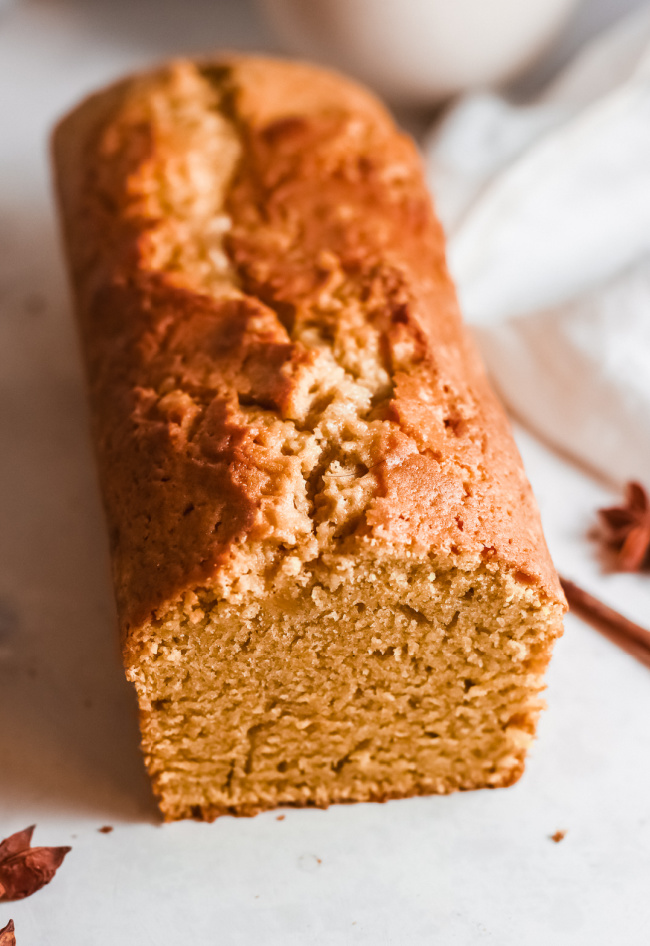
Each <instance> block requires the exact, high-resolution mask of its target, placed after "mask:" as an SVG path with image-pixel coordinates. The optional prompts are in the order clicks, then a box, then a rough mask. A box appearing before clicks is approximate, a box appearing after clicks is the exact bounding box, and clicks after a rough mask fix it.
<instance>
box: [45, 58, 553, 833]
mask: <svg viewBox="0 0 650 946" xmlns="http://www.w3.org/2000/svg"><path fill="white" fill-rule="evenodd" d="M55 158H56V166H57V184H58V189H59V195H60V200H61V207H62V215H63V220H64V229H65V235H66V242H67V248H68V256H69V260H70V268H71V273H72V280H73V284H74V289H75V297H76V303H77V313H78V318H79V323H80V328H81V335H82V340H83V346H84V352H85V359H86V366H87V373H88V381H89V387H90V395H91V402H92V413H93V423H94V436H95V444H96V449H97V456H98V466H99V471H100V477H101V484H102V490H103V495H104V501H105V506H106V511H107V518H108V524H109V532H110V540H111V549H112V561H113V573H114V582H115V589H116V597H117V603H118V611H119V616H120V624H121V629H122V635H123V649H124V659H125V664H126V668H127V674H128V676H129V678H130V679H131V680H133V681H134V683H135V685H136V689H137V692H138V699H139V702H140V709H141V715H142V734H143V746H144V751H145V757H146V761H147V765H148V767H149V770H150V772H151V774H152V777H153V780H154V787H155V790H156V792H157V794H158V796H159V798H160V802H161V808H162V810H163V812H164V814H165V815H166V816H167V817H169V818H180V817H187V816H196V817H202V818H212V817H214V816H216V815H217V814H219V813H222V812H231V813H237V814H249V813H252V812H255V811H259V810H261V809H264V808H268V807H272V806H275V805H280V804H316V805H325V804H328V803H330V802H334V801H352V800H371V799H385V798H392V797H401V796H406V795H412V794H423V793H429V792H446V791H451V790H453V789H457V788H478V787H482V786H497V785H505V784H508V783H510V782H512V781H513V780H514V779H515V778H516V777H517V776H518V775H519V773H520V772H521V770H522V765H523V758H524V755H525V750H526V747H527V745H528V743H529V741H530V739H531V736H532V734H533V733H534V729H535V720H536V717H537V713H538V710H539V705H540V704H539V699H538V694H539V690H540V688H541V685H542V681H541V674H542V671H543V669H544V667H545V665H546V663H547V661H548V659H549V656H550V650H551V645H552V642H553V640H554V638H555V637H557V636H558V635H559V634H560V633H561V618H562V612H563V609H564V602H563V597H562V593H561V591H560V588H559V585H558V581H557V576H556V575H555V572H554V570H553V566H552V564H551V562H550V559H549V556H548V551H547V549H546V546H545V544H544V539H543V536H542V532H541V526H540V523H539V517H538V513H537V509H536V506H535V502H534V499H533V497H532V494H531V491H530V487H529V485H528V483H527V481H526V478H525V476H524V473H523V470H522V466H521V461H520V459H519V456H518V454H517V451H516V448H515V446H514V443H513V441H512V438H511V435H510V431H509V428H508V423H507V421H506V418H505V417H504V414H503V411H502V410H501V408H500V406H499V405H498V403H497V402H496V400H495V398H494V395H493V393H492V391H491V389H490V387H489V385H488V383H487V380H486V378H485V375H484V372H483V369H482V367H481V364H480V362H479V360H478V358H477V355H476V352H475V350H474V347H473V345H472V342H471V340H470V339H469V337H468V336H467V334H466V333H465V331H464V329H463V326H462V324H461V321H460V318H459V314H458V308H457V304H456V299H455V295H454V290H453V287H452V284H451V281H450V279H449V275H448V273H447V269H446V264H445V259H444V241H443V235H442V232H441V229H440V227H439V225H438V223H437V221H436V219H435V217H434V215H433V211H432V208H431V203H430V198H429V196H428V194H427V191H426V187H425V184H424V180H423V176H422V172H421V168H420V165H419V161H418V157H417V154H416V151H415V148H414V146H413V144H412V143H411V142H410V141H409V140H408V139H406V138H405V137H403V136H402V135H400V134H399V133H398V132H397V131H396V129H395V127H394V125H393V123H392V121H391V120H390V118H389V116H388V115H387V114H386V112H385V111H384V110H383V109H382V107H381V106H380V105H379V103H377V102H376V101H375V100H374V99H373V98H372V97H371V96H369V95H368V94H367V93H366V92H364V91H363V90H361V89H359V88H358V87H357V86H355V85H354V84H352V83H349V82H347V81H346V80H344V79H342V78H340V77H338V76H334V75H332V74H330V73H327V72H324V71H322V70H318V69H312V68H310V67H307V66H301V65H296V64H289V63H280V62H273V61H269V60H258V59H246V58H245V59H233V60H228V61H226V62H223V63H218V64H211V63H207V64H206V63H203V64H195V63H190V62H181V63H175V64H173V65H171V66H170V67H168V68H165V69H162V70H160V71H158V72H156V73H152V74H149V75H145V76H141V77H135V78H134V79H132V80H127V81H125V82H123V83H120V84H119V85H117V86H114V87H112V88H110V89H108V90H107V91H105V92H103V93H100V94H99V95H97V96H94V97H92V98H91V99H90V100H88V101H87V102H86V103H84V104H82V105H81V106H80V107H79V108H78V109H77V110H76V111H75V112H73V113H72V114H71V115H70V116H69V117H68V118H67V119H65V120H64V121H63V123H62V124H61V125H60V126H59V128H58V129H57V132H56V135H55Z"/></svg>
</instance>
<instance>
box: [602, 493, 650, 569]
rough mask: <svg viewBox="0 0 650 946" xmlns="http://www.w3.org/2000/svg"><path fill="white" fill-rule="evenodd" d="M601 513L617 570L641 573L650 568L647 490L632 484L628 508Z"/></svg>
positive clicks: (649, 504)
mask: <svg viewBox="0 0 650 946" xmlns="http://www.w3.org/2000/svg"><path fill="white" fill-rule="evenodd" d="M598 512H599V515H600V520H601V524H602V527H603V533H604V536H603V538H604V540H605V543H606V544H607V545H608V546H609V548H610V549H611V550H612V551H613V553H614V561H615V567H616V570H617V571H620V572H638V571H641V569H642V568H644V567H646V566H648V565H650V497H649V496H648V493H647V492H646V490H645V489H644V487H643V486H641V484H640V483H628V484H627V486H626V487H625V503H624V505H622V506H611V507H610V508H608V509H600V510H599V511H598Z"/></svg>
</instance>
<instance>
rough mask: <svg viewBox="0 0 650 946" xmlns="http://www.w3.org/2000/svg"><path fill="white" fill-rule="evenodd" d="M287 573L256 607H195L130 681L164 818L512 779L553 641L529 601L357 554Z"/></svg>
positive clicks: (219, 601) (214, 602)
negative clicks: (139, 708) (137, 704)
mask: <svg viewBox="0 0 650 946" xmlns="http://www.w3.org/2000/svg"><path fill="white" fill-rule="evenodd" d="M287 571H288V572H289V574H286V575H282V574H280V575H278V576H277V578H276V579H275V580H274V581H273V582H272V583H271V584H270V586H269V587H268V588H267V589H264V591H263V593H261V594H260V593H256V592H251V591H243V592H237V591H234V590H233V592H232V593H231V594H230V595H229V596H228V597H227V598H224V597H222V596H220V595H217V594H211V593H210V592H208V591H204V592H202V593H201V594H199V595H195V594H192V593H188V594H187V595H186V597H185V599H184V601H183V604H182V606H181V607H179V608H178V609H177V610H174V611H172V612H169V613H167V614H165V615H164V617H163V618H162V620H161V621H160V622H158V623H157V625H156V626H155V627H152V628H151V629H150V630H148V631H147V634H146V639H147V646H146V652H142V653H141V655H140V657H139V659H138V660H137V661H135V662H133V663H132V664H131V665H130V666H129V668H128V675H129V677H130V679H132V680H133V681H134V682H135V684H136V686H137V689H138V695H139V699H140V706H141V707H142V710H143V713H142V731H143V748H144V752H145V756H146V759H147V765H148V768H149V771H150V773H151V774H152V776H153V782H154V789H155V791H156V794H157V795H158V797H159V798H160V803H161V807H162V810H163V812H164V813H165V815H166V816H167V817H168V818H183V817H192V816H195V817H200V818H206V819H211V818H213V817H215V816H217V815H219V814H225V813H236V814H254V813H256V812H258V811H260V810H262V809H265V808H272V807H275V806H277V805H319V806H325V805H328V804H330V803H332V802H349V801H383V800H386V799H389V798H399V797H405V796H409V795H420V794H429V793H432V792H450V791H454V790H455V789H472V788H483V787H498V786H503V785H509V784H511V783H512V782H513V781H515V780H516V779H517V778H518V777H519V775H520V774H521V771H522V768H523V759H524V755H525V753H526V750H527V748H528V746H529V744H530V742H531V740H532V736H533V733H534V729H535V722H536V719H537V715H538V712H539V709H540V700H539V697H538V693H539V690H540V689H541V686H542V673H543V671H544V669H545V666H546V663H547V660H548V648H549V645H550V644H551V642H552V640H553V638H554V637H555V635H556V633H557V618H556V614H555V611H554V609H553V608H552V607H551V606H549V604H548V603H545V602H543V601H540V596H539V593H538V592H537V591H536V590H535V589H534V588H532V587H530V586H522V585H521V584H520V583H519V582H517V581H516V580H514V579H513V578H512V576H509V575H505V574H502V573H500V572H499V570H497V569H495V568H490V567H488V566H486V565H480V566H478V567H476V568H471V567H470V568H468V569H467V570H463V569H462V568H459V567H450V566H449V563H446V564H445V565H440V564H438V565H436V563H435V562H433V561H430V562H426V561H425V562H410V561H408V560H404V559H401V560H400V559H398V560H390V559H388V560H386V561H383V562H378V561H376V560H372V559H371V560H369V561H368V560H365V561H364V560H360V559H359V557H358V556H350V555H331V556H327V557H326V558H325V559H324V560H323V561H322V562H320V563H319V565H318V566H317V567H316V568H310V569H306V570H304V571H301V572H300V573H299V574H298V575H292V574H291V571H292V568H291V566H289V567H288V568H287ZM143 651H145V648H143Z"/></svg>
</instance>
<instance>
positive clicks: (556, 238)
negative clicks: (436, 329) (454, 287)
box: [425, 8, 650, 482]
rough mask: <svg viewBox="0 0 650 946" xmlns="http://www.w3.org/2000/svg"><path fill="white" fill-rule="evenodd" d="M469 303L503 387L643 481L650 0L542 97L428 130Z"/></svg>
mask: <svg viewBox="0 0 650 946" xmlns="http://www.w3.org/2000/svg"><path fill="white" fill-rule="evenodd" d="M425 158H426V162H427V167H428V171H429V181H430V184H431V187H432V189H433V191H434V193H435V195H436V201H437V205H438V209H439V212H440V214H441V217H442V220H443V223H444V225H445V228H446V229H447V233H448V236H449V262H450V267H451V270H452V273H453V274H454V277H455V278H456V281H457V283H458V287H459V291H460V296H461V301H462V304H463V309H464V312H465V314H466V317H467V318H468V320H469V321H470V322H471V323H472V324H473V325H474V327H475V330H476V334H477V336H478V339H479V343H480V345H481V347H482V350H483V353H484V355H485V358H486V360H487V364H488V368H489V370H490V372H491V374H492V376H493V378H494V380H495V382H496V385H497V387H498V388H499V389H500V391H501V394H502V395H503V397H504V399H505V400H506V402H507V403H508V404H509V406H510V407H511V408H512V409H513V411H514V412H515V413H516V414H517V415H518V416H519V417H520V418H521V419H522V420H523V421H524V422H525V423H527V424H528V425H529V426H530V427H532V428H533V429H534V430H536V431H538V432H539V433H541V434H542V435H543V436H544V437H545V438H547V439H548V440H550V441H552V442H553V443H554V444H555V445H556V446H558V447H560V448H561V449H562V450H563V451H568V452H569V453H571V454H572V455H573V456H574V457H575V458H576V459H578V460H579V461H581V462H582V463H585V464H587V465H588V466H590V467H592V468H595V469H596V470H597V471H598V472H600V473H601V474H602V475H604V476H605V477H607V478H608V479H610V480H613V481H622V480H625V479H630V478H636V479H641V480H642V481H643V480H645V481H646V482H648V481H649V480H650V9H647V8H644V9H643V10H641V11H640V12H637V13H636V14H634V15H633V16H632V17H630V18H628V19H626V20H624V21H623V22H621V23H619V24H617V25H616V26H615V27H614V28H613V29H611V30H609V31H608V32H607V33H606V34H605V35H604V36H602V37H601V38H599V39H598V40H596V41H595V42H593V43H591V44H590V45H589V46H588V47H586V48H585V49H584V50H583V51H582V52H581V53H580V54H579V55H578V57H577V59H576V60H575V61H574V63H572V64H571V65H570V66H569V68H568V69H567V70H566V71H565V73H564V74H563V75H562V76H561V77H560V78H559V79H558V80H556V81H555V82H554V83H553V85H552V86H551V87H550V88H549V89H548V90H547V91H546V92H545V94H544V95H543V96H542V97H541V98H539V99H538V100H537V101H536V102H534V103H532V104H528V105H523V106H522V105H514V104H511V103H509V102H507V101H506V100H505V99H503V98H500V97H498V96H496V95H491V94H487V93H481V94H474V95H471V96H468V97H466V98H465V99H463V100H461V101H460V103H459V104H457V105H456V106H455V108H453V109H452V110H451V112H450V113H448V115H447V117H446V118H445V119H444V120H443V122H442V123H441V124H440V125H439V126H438V127H437V128H436V129H435V130H434V131H433V133H432V134H431V135H430V137H429V139H428V140H427V141H426V143H425Z"/></svg>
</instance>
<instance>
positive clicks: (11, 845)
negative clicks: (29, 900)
mask: <svg viewBox="0 0 650 946" xmlns="http://www.w3.org/2000/svg"><path fill="white" fill-rule="evenodd" d="M34 827H35V825H32V826H31V827H30V828H25V829H24V831H17V832H16V834H12V835H11V837H9V838H5V840H4V841H3V842H2V843H1V844H0V900H22V899H23V897H29V896H31V894H33V893H36V891H37V890H40V889H41V887H44V886H45V884H49V882H50V881H51V880H52V878H53V877H54V875H55V874H56V872H57V870H58V868H59V867H60V866H61V864H62V863H63V858H64V857H65V856H66V854H67V853H68V851H69V850H71V849H70V848H69V847H31V842H32V834H33V832H34ZM0 946H1V942H0Z"/></svg>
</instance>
